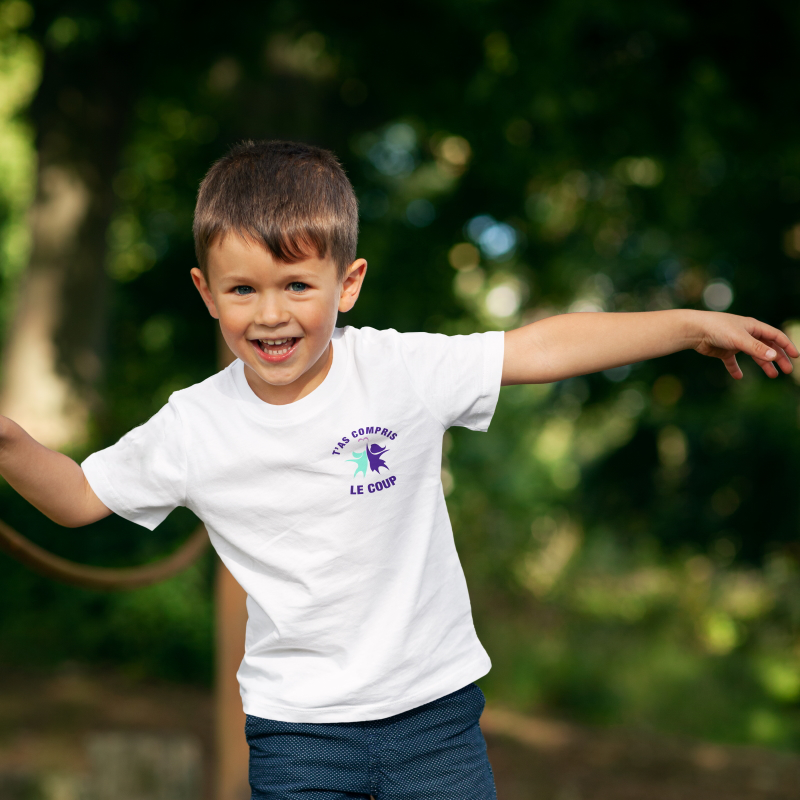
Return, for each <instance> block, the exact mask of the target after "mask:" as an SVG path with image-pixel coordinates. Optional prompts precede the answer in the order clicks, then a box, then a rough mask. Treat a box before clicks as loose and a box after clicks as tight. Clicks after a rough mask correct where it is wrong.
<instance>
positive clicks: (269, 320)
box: [254, 295, 289, 328]
mask: <svg viewBox="0 0 800 800" xmlns="http://www.w3.org/2000/svg"><path fill="white" fill-rule="evenodd" d="M288 321H289V311H288V309H287V308H286V307H285V306H284V304H283V303H281V302H280V298H278V297H274V296H270V295H267V296H265V297H264V298H263V299H262V301H261V302H260V303H259V304H258V308H257V309H256V315H255V319H254V322H256V323H257V324H258V325H265V326H266V327H268V328H275V327H277V326H278V325H282V324H283V323H285V322H288Z"/></svg>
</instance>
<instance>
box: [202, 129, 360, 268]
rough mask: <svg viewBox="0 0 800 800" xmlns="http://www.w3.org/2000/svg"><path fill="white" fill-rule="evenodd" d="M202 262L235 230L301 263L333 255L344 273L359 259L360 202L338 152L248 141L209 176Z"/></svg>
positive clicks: (288, 260)
mask: <svg viewBox="0 0 800 800" xmlns="http://www.w3.org/2000/svg"><path fill="white" fill-rule="evenodd" d="M193 231H194V245H195V252H196V253H197V262H198V264H199V265H200V269H201V270H202V271H203V274H205V275H206V277H208V249H209V247H210V246H211V245H212V244H213V243H214V241H215V240H216V239H217V238H218V237H221V236H225V235H226V234H227V233H229V232H231V231H234V232H236V233H239V234H241V235H246V236H249V237H252V238H253V239H255V240H256V241H258V242H260V243H261V244H263V245H264V247H265V248H266V249H267V250H268V251H269V252H270V253H271V255H272V256H273V258H276V259H278V260H279V261H283V262H285V263H288V264H294V263H296V262H298V261H302V260H303V259H305V258H313V257H314V256H316V257H317V258H325V257H326V256H327V255H330V257H331V259H332V260H333V261H334V263H335V264H336V270H337V274H338V276H339V278H340V279H341V278H343V277H344V275H345V273H346V270H347V267H348V266H349V265H350V264H352V263H353V261H355V258H356V245H357V242H358V202H357V201H356V196H355V192H354V191H353V187H352V185H351V184H350V181H349V180H348V179H347V176H346V175H345V173H344V170H343V169H342V167H341V165H340V164H339V162H338V161H337V159H336V156H334V155H333V153H331V152H329V151H328V150H323V149H322V148H319V147H313V146H312V145H308V144H302V143H300V142H281V141H258V142H254V141H244V142H240V143H239V144H237V145H235V146H234V147H233V148H232V149H231V150H230V152H229V153H228V154H227V155H226V156H223V157H222V158H221V159H220V160H219V161H217V162H216V163H215V164H214V165H213V166H212V167H211V169H210V170H209V171H208V173H207V174H206V176H205V178H203V182H202V183H201V184H200V190H199V192H198V195H197V205H196V206H195V211H194V225H193Z"/></svg>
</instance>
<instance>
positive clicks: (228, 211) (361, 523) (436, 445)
mask: <svg viewBox="0 0 800 800" xmlns="http://www.w3.org/2000/svg"><path fill="white" fill-rule="evenodd" d="M357 226H358V218H357V206H356V200H355V196H354V194H353V191H352V187H351V186H350V183H349V181H348V180H347V178H346V176H345V175H344V173H343V171H342V169H341V167H340V166H339V164H338V163H337V161H336V160H335V158H334V157H333V156H332V155H331V154H330V153H328V152H326V151H324V150H320V149H318V148H314V147H309V146H306V145H302V144H295V143H287V142H256V143H254V142H245V143H242V144H240V145H238V146H236V147H235V148H234V149H233V150H232V151H231V152H230V153H229V154H228V155H227V156H226V157H225V158H223V159H221V160H220V161H219V162H217V163H216V164H215V165H214V166H213V167H212V168H211V170H210V171H209V173H208V175H207V176H206V178H205V179H204V181H203V183H202V185H201V188H200V193H199V196H198V202H197V209H196V214H195V225H194V233H195V241H196V246H197V256H198V264H199V266H198V267H197V268H195V269H193V270H192V280H193V281H194V284H195V286H196V287H197V289H198V291H199V292H200V295H201V296H202V298H203V301H204V303H205V304H206V306H207V308H208V310H209V312H210V313H211V315H212V316H213V317H215V318H216V319H218V320H219V325H220V330H221V332H222V335H223V337H224V339H225V341H226V342H227V344H228V346H229V347H230V349H231V351H232V352H233V353H234V355H235V356H236V357H237V358H236V360H235V361H234V362H233V364H231V366H229V367H228V368H227V369H225V370H223V371H222V372H220V373H218V374H217V375H214V376H212V377H211V378H209V379H208V380H206V381H204V382H202V383H200V384H197V385H196V386H192V387H189V388H188V389H185V390H182V391H180V392H176V393H175V394H174V395H172V397H171V398H170V400H169V402H168V403H167V405H166V406H164V408H162V409H161V410H160V411H159V412H158V413H157V414H156V415H155V416H154V417H153V418H152V419H150V420H149V421H148V422H147V423H145V424H144V425H142V426H141V427H139V428H136V429H135V430H133V431H131V432H130V433H129V434H127V435H126V436H125V437H123V438H122V439H121V440H120V441H119V442H118V443H117V444H115V445H114V446H112V447H110V448H108V449H106V450H103V451H101V452H98V453H95V454H93V455H92V456H90V457H89V458H88V459H87V460H86V461H85V462H84V463H83V464H82V465H81V466H78V465H77V464H75V463H74V462H73V461H71V460H70V459H68V458H67V457H66V456H63V455H61V454H58V453H54V452H52V451H50V450H47V449H46V448H44V447H42V446H41V445H39V444H37V443H36V442H35V441H34V440H33V439H31V438H30V437H29V436H28V435H27V434H26V433H25V432H24V431H22V429H21V428H19V427H18V426H16V425H15V424H14V423H13V422H11V421H10V420H7V419H4V418H2V417H0V474H2V475H3V476H4V477H5V478H6V479H7V480H8V482H9V483H10V484H11V485H12V486H13V487H14V488H15V489H16V490H17V491H19V492H20V493H21V494H22V495H23V496H25V497H26V498H27V499H28V500H29V501H30V502H31V503H33V504H34V505H35V506H36V507H37V508H39V509H40V510H41V511H43V512H44V513H45V514H47V515H48V516H49V517H50V518H51V519H53V520H55V521H56V522H59V523H61V524H63V525H67V526H71V527H74V526H79V525H85V524H88V523H90V522H93V521H95V520H98V519H101V518H102V517H104V516H106V515H108V514H110V513H112V511H113V512H115V513H117V514H119V515H121V516H123V517H125V518H126V519H129V520H132V521H134V522H137V523H139V524H141V525H144V526H145V527H147V528H150V529H153V528H155V527H156V526H157V525H158V524H159V523H160V522H161V521H162V520H163V519H164V518H165V517H166V516H167V514H169V513H170V511H171V510H172V509H174V508H175V507H177V506H180V505H182V506H186V507H188V508H190V509H191V510H192V511H194V512H195V513H196V514H197V516H198V517H199V518H200V519H201V520H203V522H204V523H205V525H206V528H207V530H208V533H209V537H210V539H211V541H212V543H213V545H214V547H215V548H216V550H217V552H218V553H219V555H220V558H221V559H222V561H223V562H224V563H225V565H226V566H227V567H228V569H229V570H230V572H231V573H232V574H233V576H234V577H235V578H236V579H237V580H238V581H239V583H240V584H241V585H242V586H243V587H244V589H245V590H246V592H247V594H248V600H247V608H248V615H249V619H248V625H247V641H246V652H245V657H244V660H243V661H242V665H241V668H240V670H239V673H238V677H239V681H240V686H241V694H242V700H243V703H244V708H245V711H246V712H247V728H246V733H247V737H248V741H249V743H250V748H251V761H250V764H251V766H250V780H251V786H252V790H253V797H255V798H274V799H275V800H277V799H278V798H281V799H286V798H301V797H302V798H307V799H308V800H314V799H316V798H319V800H322V799H323V798H324V800H343V799H344V798H359V797H360V798H366V797H368V796H369V795H373V796H374V797H375V798H378V800H400V798H403V800H408V798H420V799H421V798H434V797H435V798H443V799H444V800H448V799H451V800H471V799H472V798H474V799H475V800H488V799H489V798H493V797H494V784H493V780H492V775H491V769H490V767H489V763H488V760H487V758H486V748H485V744H484V742H483V738H482V736H481V733H480V729H479V727H478V720H479V717H480V713H481V710H482V708H483V696H482V694H481V693H480V690H479V689H478V688H477V687H476V686H475V685H474V683H473V681H474V680H476V679H477V678H479V677H481V676H482V675H484V674H485V673H486V672H487V671H488V670H489V667H490V662H489V658H488V656H487V654H486V652H485V651H484V649H483V647H482V646H481V644H480V642H479V641H478V638H477V636H476V634H475V630H474V627H473V624H472V618H471V611H470V605H469V597H468V594H467V587H466V583H465V580H464V576H463V572H462V570H461V566H460V564H459V561H458V556H457V554H456V550H455V546H454V542H453V534H452V530H451V527H450V522H449V518H448V516H447V508H446V505H445V501H444V494H443V492H442V487H441V482H440V469H441V456H442V450H441V448H442V436H443V434H444V432H445V431H446V430H447V428H449V427H451V426H453V425H461V426H464V427H467V428H471V429H473V430H486V429H487V428H488V426H489V422H490V420H491V417H492V414H493V412H494V408H495V405H496V403H497V398H498V393H499V390H500V386H501V385H507V384H519V383H544V382H549V381H557V380H562V379H565V378H568V377H572V376H574V375H581V374H586V373H589V372H596V371H599V370H604V369H608V368H610V367H616V366H620V365H623V364H629V363H632V362H636V361H641V360H644V359H647V358H653V357H656V356H660V355H665V354H667V353H673V352H675V351H677V350H681V349H686V348H694V349H695V350H697V351H698V352H700V353H702V354H704V355H709V356H715V357H718V358H720V359H722V360H723V362H724V363H725V366H726V367H727V369H728V371H729V372H730V374H731V375H732V376H733V377H734V378H741V377H742V373H741V370H740V369H739V366H738V364H737V363H736V353H737V352H744V353H747V354H749V355H750V356H752V357H753V358H754V359H755V360H756V362H757V363H758V364H759V365H760V366H761V367H762V369H763V370H764V372H765V373H766V374H767V375H769V376H770V377H775V376H777V375H778V370H777V369H776V367H775V364H776V363H777V364H778V366H779V367H780V368H781V369H782V370H783V371H784V372H790V371H791V368H792V367H791V363H790V361H789V358H788V356H791V357H797V356H798V355H800V354H798V351H797V349H796V348H795V347H794V345H793V344H792V343H791V342H790V341H789V340H788V338H787V337H786V336H785V335H784V334H783V333H782V332H781V331H779V330H777V329H776V328H773V327H771V326H769V325H765V324H763V323H761V322H758V321H757V320H753V319H750V318H744V317H737V316H734V315H730V314H718V313H711V312H700V311H690V310H674V311H661V312H650V313H631V314H603V313H584V314H568V315H562V316H556V317H551V318H549V319H546V320H541V321H539V322H536V323H533V324H531V325H528V326H525V327H523V328H520V329H518V330H515V331H510V332H507V333H505V334H504V333H503V332H499V331H493V332H488V333H479V334H472V335H470V336H453V337H448V336H443V335H439V334H424V333H407V334H400V333H397V332H396V331H393V330H383V331H378V330H373V329H370V328H364V329H360V330H358V329H353V328H349V327H348V328H344V329H338V328H336V327H335V325H336V318H337V313H338V312H346V311H348V310H350V309H351V308H352V307H353V305H354V304H355V302H356V300H357V299H358V295H359V292H360V290H361V287H362V284H363V281H364V277H365V274H366V270H367V264H366V262H365V261H364V259H361V258H357V257H356V241H357Z"/></svg>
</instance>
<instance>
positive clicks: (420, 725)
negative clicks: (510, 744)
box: [245, 684, 497, 800]
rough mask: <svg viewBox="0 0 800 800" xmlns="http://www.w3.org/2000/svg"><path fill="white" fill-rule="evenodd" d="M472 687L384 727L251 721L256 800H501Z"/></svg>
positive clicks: (381, 723) (377, 723)
mask: <svg viewBox="0 0 800 800" xmlns="http://www.w3.org/2000/svg"><path fill="white" fill-rule="evenodd" d="M484 703H485V700H484V697H483V693H482V692H481V690H480V689H479V688H478V687H477V686H475V684H470V685H469V686H466V687H464V688H463V689H459V691H457V692H453V694H449V695H447V696H446V697H442V698H440V699H439V700H434V701H433V702H432V703H426V704H425V705H424V706H420V707H419V708H415V709H412V710H411V711H406V712H404V713H403V714H397V715H396V716H394V717H388V718H387V719H379V720H372V721H369V722H342V723H324V724H323V723H305V722H302V723H298V722H277V721H275V720H269V719H261V717H251V716H248V717H247V725H246V728H245V731H246V733H247V742H248V744H249V745H250V786H251V787H252V790H253V794H252V799H253V800H301V798H302V800H345V798H356V799H359V798H360V799H361V800H366V799H367V798H369V797H370V795H371V796H372V797H374V798H375V800H496V798H497V795H496V794H495V789H494V779H493V777H492V769H491V767H490V766H489V759H488V758H487V756H486V743H485V742H484V740H483V735H482V734H481V729H480V727H479V726H478V720H479V719H480V716H481V712H482V711H483V706H484Z"/></svg>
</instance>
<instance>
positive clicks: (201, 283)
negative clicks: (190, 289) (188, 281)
mask: <svg viewBox="0 0 800 800" xmlns="http://www.w3.org/2000/svg"><path fill="white" fill-rule="evenodd" d="M192 282H193V283H194V285H195V287H197V291H198V292H200V297H202V298H203V302H204V303H205V304H206V308H207V309H208V313H209V314H211V316H212V317H214V319H219V311H217V306H216V304H215V303H214V296H213V295H212V294H211V289H209V288H208V281H207V280H206V276H205V275H203V273H202V271H201V270H199V269H198V268H197V267H194V269H192Z"/></svg>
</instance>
